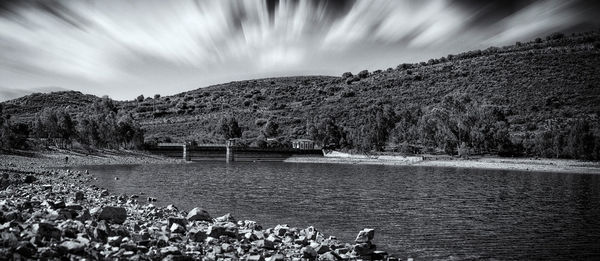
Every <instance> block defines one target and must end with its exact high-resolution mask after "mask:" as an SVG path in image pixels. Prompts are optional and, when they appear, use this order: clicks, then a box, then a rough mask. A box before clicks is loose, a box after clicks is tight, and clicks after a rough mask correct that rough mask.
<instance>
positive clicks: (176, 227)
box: [169, 223, 185, 234]
mask: <svg viewBox="0 0 600 261" xmlns="http://www.w3.org/2000/svg"><path fill="white" fill-rule="evenodd" d="M169 230H170V231H171V233H180V234H181V233H185V227H184V226H182V225H180V224H178V223H173V225H171V228H170V229H169Z"/></svg>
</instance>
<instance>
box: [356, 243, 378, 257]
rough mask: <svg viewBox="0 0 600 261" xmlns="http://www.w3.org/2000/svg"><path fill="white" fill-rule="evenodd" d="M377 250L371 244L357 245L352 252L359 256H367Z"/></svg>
mask: <svg viewBox="0 0 600 261" xmlns="http://www.w3.org/2000/svg"><path fill="white" fill-rule="evenodd" d="M375 250H377V248H376V246H375V245H373V244H371V243H358V244H356V245H354V252H355V253H356V255H359V256H368V255H371V254H373V252H375Z"/></svg>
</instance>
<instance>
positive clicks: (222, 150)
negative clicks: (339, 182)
mask: <svg viewBox="0 0 600 261" xmlns="http://www.w3.org/2000/svg"><path fill="white" fill-rule="evenodd" d="M150 151H152V152H154V153H157V154H162V155H164V156H168V157H183V159H184V160H186V161H191V160H192V154H194V155H193V156H194V157H196V158H202V159H204V160H206V159H209V160H219V159H222V158H223V156H225V161H227V162H232V161H235V160H236V158H238V157H239V159H240V160H241V161H264V160H267V161H273V160H275V161H277V160H283V159H285V158H288V157H290V156H292V155H298V154H299V155H305V156H306V155H319V156H322V155H323V153H322V151H321V150H316V149H315V150H307V149H297V148H256V147H243V146H237V145H236V143H235V140H228V141H227V142H226V143H215V144H193V145H192V144H191V143H158V144H157V145H156V146H155V147H154V148H153V149H151V150H150Z"/></svg>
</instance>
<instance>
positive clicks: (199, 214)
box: [186, 208, 212, 222]
mask: <svg viewBox="0 0 600 261" xmlns="http://www.w3.org/2000/svg"><path fill="white" fill-rule="evenodd" d="M186 218H187V220H189V221H208V222H211V221H212V218H211V217H210V215H209V214H208V212H207V211H206V210H204V209H202V208H193V209H192V210H190V213H188V215H187V217H186Z"/></svg>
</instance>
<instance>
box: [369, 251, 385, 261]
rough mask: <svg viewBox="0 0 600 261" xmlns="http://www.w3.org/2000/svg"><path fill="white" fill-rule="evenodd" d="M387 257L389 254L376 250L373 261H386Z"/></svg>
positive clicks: (372, 256)
mask: <svg viewBox="0 0 600 261" xmlns="http://www.w3.org/2000/svg"><path fill="white" fill-rule="evenodd" d="M387 256H388V253H387V252H385V251H381V250H376V251H373V254H372V255H371V258H372V259H373V260H386V259H387Z"/></svg>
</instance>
